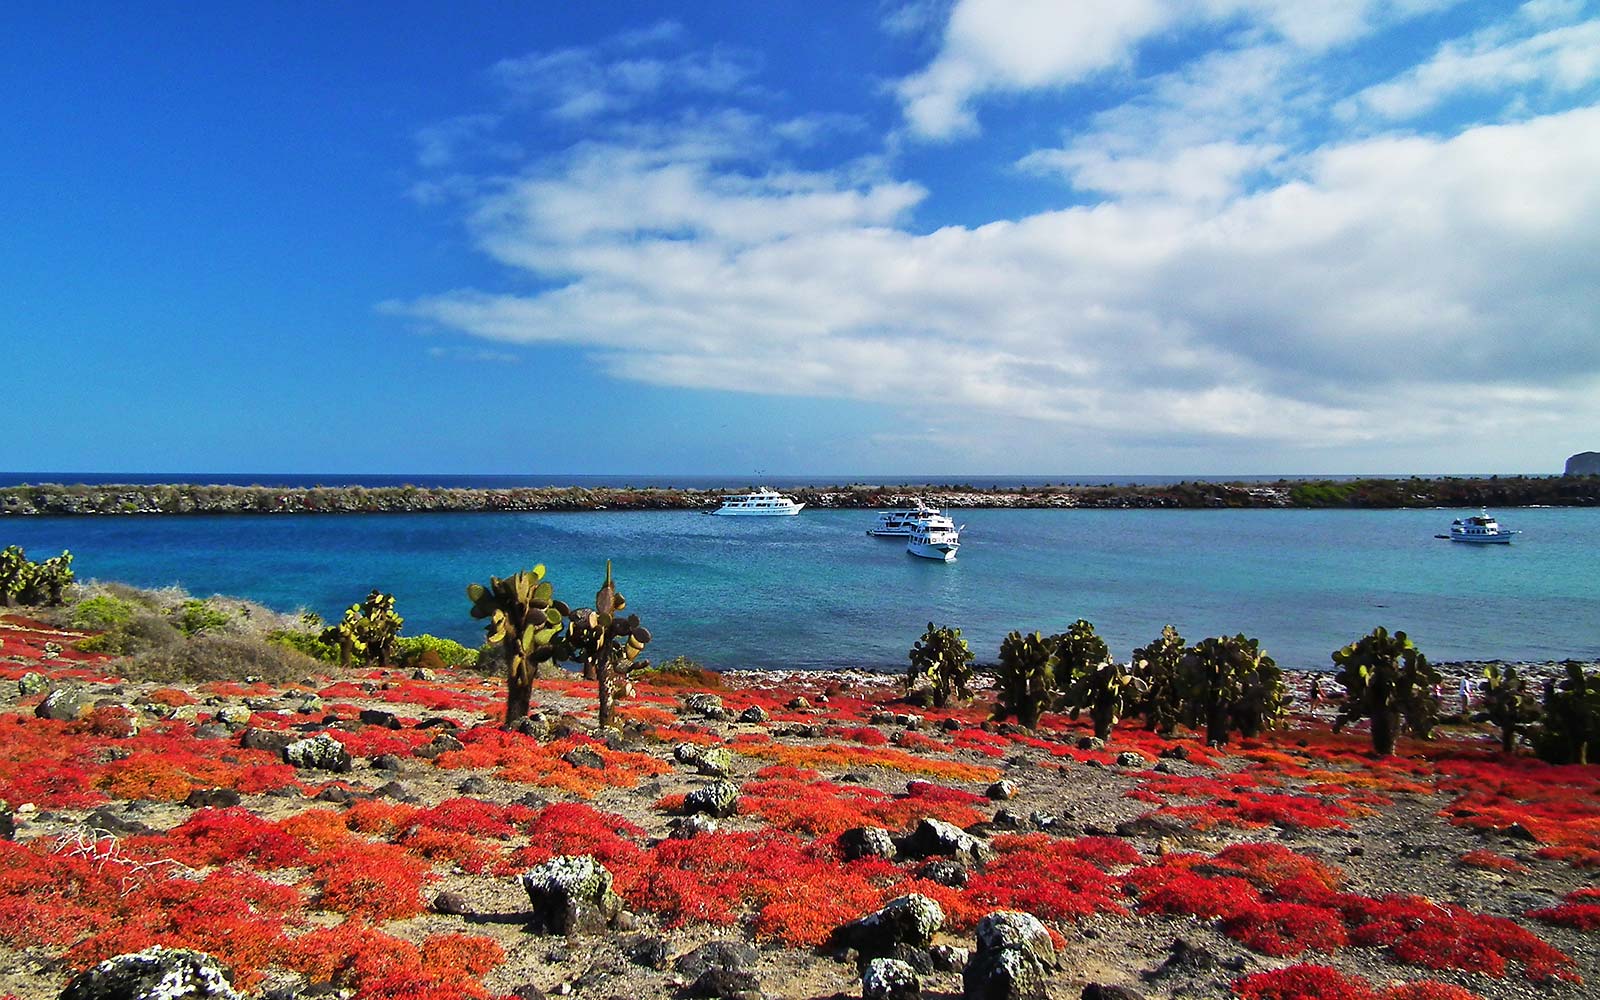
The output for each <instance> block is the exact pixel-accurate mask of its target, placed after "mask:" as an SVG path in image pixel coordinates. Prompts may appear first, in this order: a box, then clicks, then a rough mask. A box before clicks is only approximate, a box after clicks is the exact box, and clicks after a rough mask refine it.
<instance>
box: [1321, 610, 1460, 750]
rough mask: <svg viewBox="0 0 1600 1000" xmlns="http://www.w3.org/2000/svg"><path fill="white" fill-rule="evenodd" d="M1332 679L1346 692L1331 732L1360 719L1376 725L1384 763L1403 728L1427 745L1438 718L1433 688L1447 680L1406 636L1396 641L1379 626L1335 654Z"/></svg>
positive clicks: (1398, 635)
mask: <svg viewBox="0 0 1600 1000" xmlns="http://www.w3.org/2000/svg"><path fill="white" fill-rule="evenodd" d="M1333 662H1334V663H1335V664H1337V665H1338V667H1339V673H1338V675H1337V676H1336V677H1335V678H1334V679H1335V680H1337V681H1338V682H1339V683H1340V684H1341V685H1343V686H1344V689H1345V700H1344V704H1343V705H1342V706H1340V708H1339V717H1338V718H1337V719H1335V720H1334V723H1333V728H1334V729H1336V730H1337V729H1341V728H1343V727H1344V726H1345V725H1347V724H1349V723H1351V722H1354V721H1356V720H1357V719H1371V720H1372V750H1373V752H1374V753H1376V754H1378V756H1380V757H1387V756H1389V755H1390V754H1392V753H1394V741H1395V737H1397V736H1398V735H1399V733H1400V726H1401V723H1402V722H1404V724H1405V727H1406V729H1407V730H1409V731H1410V732H1411V733H1412V734H1413V735H1415V736H1420V737H1422V738H1423V739H1427V738H1428V735H1429V734H1430V733H1431V732H1432V730H1433V724H1434V722H1435V721H1436V720H1437V719H1438V717H1439V696H1438V695H1437V694H1436V693H1435V690H1434V689H1435V688H1436V687H1437V686H1438V685H1439V684H1440V683H1442V681H1443V678H1441V677H1440V676H1439V672H1438V671H1437V670H1434V669H1433V667H1432V665H1430V664H1429V663H1428V658H1427V657H1426V656H1423V655H1422V651H1421V650H1419V649H1418V648H1417V647H1416V644H1415V643H1413V642H1412V641H1411V640H1410V639H1409V638H1407V637H1406V634H1405V633H1404V632H1395V633H1393V634H1392V635H1391V634H1390V633H1389V630H1388V629H1385V628H1384V627H1383V626H1381V625H1380V626H1378V627H1377V628H1375V629H1373V630H1372V632H1371V633H1369V634H1368V635H1364V636H1362V637H1361V638H1360V639H1357V640H1356V641H1355V642H1352V643H1351V644H1350V645H1348V646H1346V647H1344V648H1343V649H1340V650H1337V651H1335V652H1334V654H1333Z"/></svg>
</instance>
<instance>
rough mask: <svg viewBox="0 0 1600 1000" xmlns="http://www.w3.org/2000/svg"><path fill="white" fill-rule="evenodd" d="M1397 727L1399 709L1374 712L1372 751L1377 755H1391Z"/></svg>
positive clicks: (1398, 725)
mask: <svg viewBox="0 0 1600 1000" xmlns="http://www.w3.org/2000/svg"><path fill="white" fill-rule="evenodd" d="M1399 728H1400V713H1399V711H1397V710H1394V711H1378V712H1374V713H1373V714H1372V752H1373V753H1375V754H1377V755H1378V756H1379V757H1390V756H1393V754H1394V739H1395V733H1396V732H1397V731H1398V730H1399Z"/></svg>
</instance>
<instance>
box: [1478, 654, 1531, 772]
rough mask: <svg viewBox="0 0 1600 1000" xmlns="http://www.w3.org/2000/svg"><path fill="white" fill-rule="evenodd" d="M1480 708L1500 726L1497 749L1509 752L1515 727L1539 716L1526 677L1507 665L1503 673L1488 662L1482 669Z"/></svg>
mask: <svg viewBox="0 0 1600 1000" xmlns="http://www.w3.org/2000/svg"><path fill="white" fill-rule="evenodd" d="M1483 678H1484V688H1483V708H1484V714H1486V715H1488V717H1489V721H1490V722H1492V723H1494V724H1495V725H1496V726H1499V727H1500V749H1501V750H1502V751H1503V752H1505V753H1511V752H1512V751H1513V750H1515V749H1516V746H1517V730H1518V729H1519V728H1521V727H1522V726H1526V725H1528V724H1529V723H1531V722H1534V721H1536V720H1537V719H1538V718H1539V701H1538V699H1537V698H1535V697H1534V696H1533V692H1532V691H1530V690H1528V680H1527V678H1525V677H1521V676H1519V675H1518V674H1517V668H1516V667H1512V666H1508V667H1506V669H1505V673H1501V672H1500V668H1499V667H1497V666H1495V665H1494V664H1490V665H1489V666H1488V667H1486V668H1484V671H1483Z"/></svg>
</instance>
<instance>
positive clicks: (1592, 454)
mask: <svg viewBox="0 0 1600 1000" xmlns="http://www.w3.org/2000/svg"><path fill="white" fill-rule="evenodd" d="M1564 475H1568V476H1600V451H1580V452H1578V453H1577V454H1576V455H1574V456H1572V457H1571V458H1569V459H1567V468H1566V472H1565V473H1564Z"/></svg>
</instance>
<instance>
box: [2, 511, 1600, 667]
mask: <svg viewBox="0 0 1600 1000" xmlns="http://www.w3.org/2000/svg"><path fill="white" fill-rule="evenodd" d="M1461 513H1467V512H1459V511H1443V510H1401V511H1354V510H1333V511H1301V510H1240V511H1209V510H1207V511H1198V510H1182V511H1171V510H1115V511H1113V510H1068V511H1045V510H973V511H962V512H955V516H956V519H957V522H958V523H965V524H966V526H967V527H966V532H965V533H964V534H963V536H962V541H963V545H962V550H961V557H960V559H959V560H958V561H956V562H954V563H949V564H941V563H935V562H931V561H929V560H924V559H917V558H913V557H911V556H908V555H906V553H905V551H904V542H903V541H900V540H892V539H878V538H872V537H869V536H868V535H866V534H865V529H866V527H867V526H868V525H869V524H871V523H872V521H873V519H874V515H873V514H872V513H871V512H870V511H807V512H805V513H804V514H802V515H801V516H799V517H791V518H722V517H707V516H705V515H703V514H696V513H685V512H659V513H592V514H422V515H337V516H327V517H313V516H301V517H169V518H158V517H151V518H137V517H107V518H40V519H32V518H29V519H23V518H17V519H13V520H9V521H4V522H0V543H3V544H9V543H12V542H15V543H18V544H21V545H23V546H25V547H26V548H27V549H28V550H29V552H30V554H32V555H33V556H35V557H36V558H37V557H40V556H43V555H49V554H52V553H53V552H55V551H59V550H60V549H61V548H64V547H67V548H71V549H72V550H73V552H74V553H75V554H76V556H77V562H76V568H77V570H78V572H79V575H80V577H83V578H88V577H100V578H103V579H114V580H124V581H127V582H130V583H134V584H138V585H141V586H161V585H165V584H174V583H176V584H180V585H182V586H184V587H186V588H187V589H189V590H190V591H191V592H194V593H196V594H210V593H225V594H235V595H239V596H244V597H249V598H251V599H254V600H257V601H260V602H262V603H264V604H267V605H270V606H272V607H276V608H280V609H284V610H291V609H293V608H295V607H298V606H306V607H310V608H312V609H315V610H316V611H319V612H321V613H322V614H323V615H324V616H332V615H335V614H337V613H339V612H341V611H342V610H343V609H344V608H345V607H346V606H348V605H349V604H350V603H352V602H354V601H357V600H359V599H360V598H362V597H364V596H365V595H366V593H367V591H368V590H369V589H371V588H372V587H380V588H382V589H384V590H388V591H393V592H394V593H395V595H396V597H397V600H398V606H399V610H400V612H401V613H402V614H403V615H405V617H406V629H405V631H406V632H407V633H417V632H423V631H427V632H433V633H435V634H438V635H447V636H451V637H453V638H456V639H460V640H461V641H463V642H468V643H472V644H476V643H477V642H478V641H480V639H481V636H482V632H481V630H480V629H479V628H478V627H477V625H476V623H474V622H473V621H472V619H471V618H470V617H468V615H467V601H466V597H465V595H464V590H465V587H466V585H467V584H468V583H469V582H471V581H473V580H479V581H483V582H487V580H488V578H489V576H490V575H491V574H493V575H499V576H505V575H509V574H510V573H512V572H514V571H515V570H517V569H518V568H520V567H526V566H531V565H532V564H534V563H536V562H543V563H545V564H546V565H547V566H548V567H549V570H550V574H551V579H552V580H553V581H554V582H555V585H556V594H557V596H559V597H561V598H563V599H565V600H567V601H568V602H569V603H573V604H579V603H585V604H586V603H588V602H589V601H590V599H591V598H592V596H593V594H594V591H595V589H596V587H598V585H599V584H600V581H601V578H602V576H603V572H604V561H605V560H606V559H607V558H610V559H613V560H615V563H616V571H617V581H618V585H619V587H620V589H621V590H622V592H623V593H624V594H626V595H627V597H628V601H629V605H630V610H633V611H636V612H637V613H638V614H639V615H640V616H641V617H642V618H643V619H644V621H645V623H646V624H647V625H649V626H650V628H651V630H652V632H654V634H655V636H656V641H655V642H654V643H653V644H652V645H651V647H650V656H651V658H652V659H665V658H667V657H671V656H674V655H678V654H683V655H686V656H690V657H692V658H694V659H696V660H699V661H701V662H703V663H707V664H710V665H712V666H716V667H724V668H729V667H825V666H826V667H831V666H859V667H873V668H895V669H897V668H899V667H900V666H901V665H902V664H903V663H904V661H905V655H906V650H907V648H908V647H909V646H910V645H911V643H912V641H913V640H914V639H915V638H916V637H917V635H918V634H919V633H920V632H921V630H922V628H923V627H924V626H925V625H926V624H927V622H928V621H929V620H930V619H931V620H934V621H937V622H939V623H941V624H953V625H958V626H960V627H961V628H962V629H963V632H964V634H965V636H966V637H967V638H968V640H969V641H970V642H971V644H972V647H973V649H974V650H975V651H976V652H977V653H978V655H979V657H980V659H984V660H989V659H992V658H993V657H994V654H995V651H996V650H997V649H998V647H999V643H1000V639H1001V637H1002V636H1003V635H1004V634H1005V633H1006V632H1007V631H1009V630H1010V629H1013V628H1020V629H1024V630H1032V629H1041V630H1045V631H1051V630H1059V629H1061V628H1062V627H1064V626H1065V625H1066V624H1067V623H1069V622H1071V621H1072V620H1073V619H1075V618H1078V617H1084V618H1088V619H1089V620H1091V621H1093V622H1094V623H1095V624H1096V626H1098V627H1099V629H1100V631H1101V633H1102V634H1103V635H1104V636H1105V637H1106V639H1107V641H1108V642H1110V643H1111V646H1112V649H1113V651H1114V652H1115V653H1116V654H1117V655H1118V656H1119V657H1126V656H1127V655H1128V653H1129V651H1130V650H1131V649H1132V648H1133V647H1134V646H1136V645H1141V644H1143V643H1145V642H1147V641H1149V640H1150V638H1152V637H1153V636H1155V635H1156V634H1157V633H1159V631H1160V629H1161V626H1162V625H1164V624H1166V623H1167V622H1172V623H1175V624H1176V625H1178V627H1179V628H1180V630H1181V631H1182V632H1183V634H1184V635H1185V636H1187V637H1188V638H1190V639H1191V640H1193V639H1198V638H1200V637H1202V636H1205V635H1214V634H1219V633H1223V632H1230V633H1231V632H1236V631H1244V632H1246V633H1248V634H1250V635H1255V636H1258V637H1260V638H1261V640H1262V644H1263V645H1264V646H1265V648H1266V649H1267V651H1268V652H1270V653H1272V654H1273V655H1274V656H1275V657H1276V658H1277V659H1278V661H1279V662H1280V663H1282V664H1283V665H1285V666H1293V667H1302V666H1322V665H1326V664H1328V662H1329V660H1328V654H1329V652H1330V651H1331V650H1333V649H1334V648H1335V647H1337V646H1339V645H1340V644H1342V643H1344V642H1347V641H1349V640H1351V639H1353V638H1355V637H1357V636H1359V635H1361V634H1363V633H1365V632H1367V631H1369V630H1370V629H1371V628H1372V627H1373V626H1374V625H1379V624H1382V625H1387V626H1389V627H1391V628H1402V629H1405V630H1406V631H1408V632H1409V633H1411V635H1412V637H1413V638H1414V639H1416V641H1417V642H1418V644H1419V645H1421V646H1422V648H1423V649H1424V651H1426V652H1427V653H1428V654H1429V655H1430V657H1432V658H1433V659H1436V660H1453V659H1469V658H1470V659H1493V658H1500V659H1519V660H1544V659H1560V658H1564V657H1569V656H1570V657H1578V658H1583V659H1597V658H1600V509H1594V508H1589V509H1571V508H1538V509H1523V510H1514V511H1506V512H1503V514H1502V519H1503V521H1504V523H1505V524H1506V525H1507V526H1508V527H1511V528H1519V529H1521V530H1522V531H1523V532H1524V534H1522V535H1520V536H1519V537H1518V541H1517V542H1516V543H1515V544H1513V545H1511V546H1509V547H1504V546H1490V547H1482V548H1480V547H1474V546H1467V545H1458V544H1452V543H1450V542H1446V541H1440V540H1437V539H1435V538H1434V537H1433V536H1434V535H1435V534H1436V533H1439V532H1442V531H1446V530H1448V526H1449V523H1450V519H1451V518H1452V517H1455V516H1458V515H1460V514H1461ZM1470 513H1475V512H1470Z"/></svg>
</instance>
